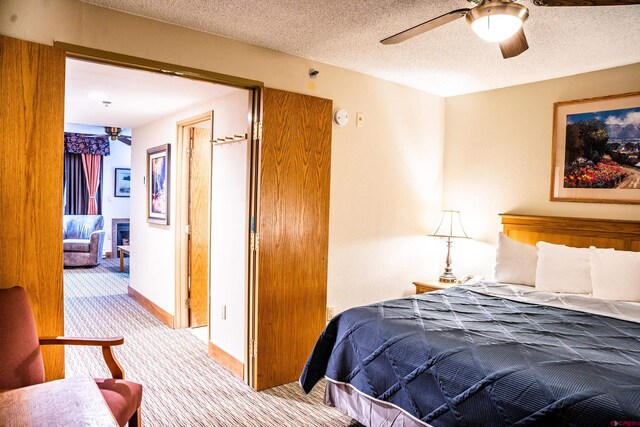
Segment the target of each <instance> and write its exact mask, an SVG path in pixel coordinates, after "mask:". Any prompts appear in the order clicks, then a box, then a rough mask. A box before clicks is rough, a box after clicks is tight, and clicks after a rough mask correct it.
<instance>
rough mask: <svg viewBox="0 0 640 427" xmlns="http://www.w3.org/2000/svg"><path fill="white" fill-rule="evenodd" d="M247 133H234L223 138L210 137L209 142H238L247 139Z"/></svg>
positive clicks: (219, 143)
mask: <svg viewBox="0 0 640 427" xmlns="http://www.w3.org/2000/svg"><path fill="white" fill-rule="evenodd" d="M247 137H248V135H247V134H246V133H244V134H240V135H239V134H234V135H233V136H225V137H224V138H215V139H212V140H211V142H213V143H214V144H215V145H222V144H229V143H232V142H238V141H244V140H245V139H247Z"/></svg>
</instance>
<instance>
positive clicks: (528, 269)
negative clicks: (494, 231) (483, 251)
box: [495, 232, 538, 286]
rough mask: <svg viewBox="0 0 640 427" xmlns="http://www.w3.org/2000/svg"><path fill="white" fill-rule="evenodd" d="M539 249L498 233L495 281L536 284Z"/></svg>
mask: <svg viewBox="0 0 640 427" xmlns="http://www.w3.org/2000/svg"><path fill="white" fill-rule="evenodd" d="M537 263H538V249H537V248H536V247H535V246H533V245H527V244H526V243H520V242H517V241H515V240H513V239H511V238H510V237H509V236H507V235H506V234H504V233H502V232H501V233H500V234H499V235H498V250H497V251H496V271H495V281H496V282H501V283H515V284H518V285H528V286H535V284H536V265H537Z"/></svg>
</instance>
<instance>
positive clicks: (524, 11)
mask: <svg viewBox="0 0 640 427" xmlns="http://www.w3.org/2000/svg"><path fill="white" fill-rule="evenodd" d="M467 1H468V2H469V3H472V4H475V5H476V6H475V7H472V8H466V9H456V10H452V11H451V12H449V13H445V14H444V15H441V16H438V17H437V18H434V19H431V20H429V21H427V22H423V23H422V24H418V25H416V26H415V27H411V28H409V29H408V30H404V31H402V32H399V33H398V34H395V35H393V36H391V37H387V38H386V39H384V40H381V41H380V43H382V44H385V45H389V44H397V43H401V42H403V41H405V40H408V39H410V38H412V37H415V36H417V35H419V34H422V33H425V32H427V31H430V30H433V29H434V28H437V27H440V26H441V25H444V24H447V23H449V22H452V21H455V20H456V19H458V18H462V17H463V16H464V17H465V18H466V21H467V23H468V24H469V25H470V26H471V29H472V30H473V31H474V32H475V33H476V34H477V35H478V37H480V38H482V39H484V40H487V41H490V42H497V43H499V44H500V50H501V51H502V56H503V57H504V58H505V59H507V58H513V57H514V56H518V55H520V54H521V53H522V52H524V51H526V50H527V49H529V44H528V43H527V38H526V36H525V35H524V30H523V29H522V26H523V24H524V22H525V21H526V20H527V18H528V17H529V9H528V8H527V7H526V6H523V5H521V4H517V3H516V1H517V0H467ZM533 4H535V5H536V6H625V5H632V4H640V0H533Z"/></svg>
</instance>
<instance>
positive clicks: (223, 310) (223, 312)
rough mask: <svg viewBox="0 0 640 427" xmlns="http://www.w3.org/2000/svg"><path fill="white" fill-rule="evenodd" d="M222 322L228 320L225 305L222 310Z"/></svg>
mask: <svg viewBox="0 0 640 427" xmlns="http://www.w3.org/2000/svg"><path fill="white" fill-rule="evenodd" d="M220 313H221V316H222V320H227V306H226V305H223V306H222V310H220Z"/></svg>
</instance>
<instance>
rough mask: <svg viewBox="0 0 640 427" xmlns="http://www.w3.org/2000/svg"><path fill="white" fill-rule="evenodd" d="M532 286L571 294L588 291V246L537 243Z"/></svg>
mask: <svg viewBox="0 0 640 427" xmlns="http://www.w3.org/2000/svg"><path fill="white" fill-rule="evenodd" d="M536 246H537V247H538V267H537V268H536V289H538V290H541V291H550V292H566V293H571V294H590V293H591V292H592V286H591V263H590V261H589V249H586V248H572V247H569V246H564V245H554V244H551V243H547V242H538V243H537V244H536Z"/></svg>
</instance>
